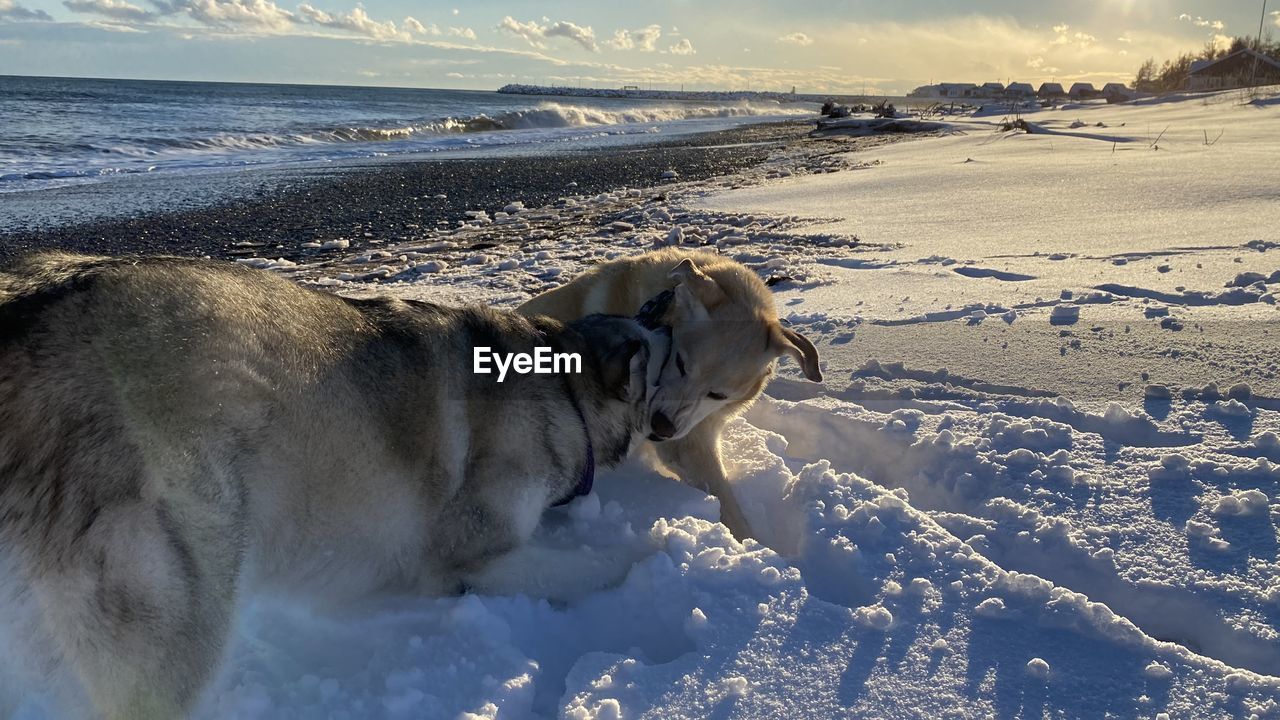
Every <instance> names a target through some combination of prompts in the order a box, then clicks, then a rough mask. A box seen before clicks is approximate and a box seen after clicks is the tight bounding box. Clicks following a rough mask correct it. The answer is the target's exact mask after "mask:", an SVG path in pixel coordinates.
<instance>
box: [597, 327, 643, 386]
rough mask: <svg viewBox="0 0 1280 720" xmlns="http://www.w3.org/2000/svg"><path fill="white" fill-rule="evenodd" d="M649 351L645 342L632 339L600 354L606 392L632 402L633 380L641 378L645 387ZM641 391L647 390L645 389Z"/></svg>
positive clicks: (608, 348)
mask: <svg viewBox="0 0 1280 720" xmlns="http://www.w3.org/2000/svg"><path fill="white" fill-rule="evenodd" d="M647 349H648V346H647V345H646V344H645V342H644V341H643V340H640V339H637V338H630V339H628V340H624V341H622V342H619V343H617V344H616V345H613V346H611V347H606V348H604V349H602V350H601V351H600V352H599V355H598V358H599V360H600V378H601V381H602V382H603V383H604V388H605V391H606V392H608V393H611V394H612V395H614V397H616V398H617V399H619V400H625V401H628V402H629V401H630V400H631V391H632V387H631V380H632V378H636V377H639V378H641V380H640V385H641V386H643V385H644V379H643V378H644V377H645V369H646V367H647V366H648V361H649V358H648V353H647V352H646V350H647ZM640 389H641V390H642V391H644V390H645V388H643V387H641V388H640Z"/></svg>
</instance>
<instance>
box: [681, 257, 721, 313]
mask: <svg viewBox="0 0 1280 720" xmlns="http://www.w3.org/2000/svg"><path fill="white" fill-rule="evenodd" d="M667 277H669V278H671V279H672V280H675V281H676V282H677V285H676V287H680V286H684V287H686V288H688V289H689V291H690V292H691V293H692V294H693V296H694V297H695V298H697V299H698V302H700V303H702V306H703V307H704V308H706V309H708V310H714V309H715V308H716V306H718V305H720V303H722V302H724V301H725V300H727V299H728V297H727V296H726V295H725V294H724V288H722V287H720V283H718V282H716V280H715V278H713V277H711V276H710V275H708V274H706V273H704V272H702V270H699V269H698V266H697V264H696V263H694V262H693V258H685V259H683V260H681V261H680V262H679V264H677V265H676V266H675V267H673V268H671V272H669V273H667Z"/></svg>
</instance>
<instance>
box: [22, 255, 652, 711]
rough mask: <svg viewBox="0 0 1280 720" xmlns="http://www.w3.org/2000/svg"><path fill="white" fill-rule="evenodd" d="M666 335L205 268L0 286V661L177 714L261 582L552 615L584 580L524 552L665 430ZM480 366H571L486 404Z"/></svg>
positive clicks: (47, 278)
mask: <svg viewBox="0 0 1280 720" xmlns="http://www.w3.org/2000/svg"><path fill="white" fill-rule="evenodd" d="M651 339H653V335H651V334H650V333H649V332H648V331H646V330H644V329H643V328H641V327H640V326H639V325H638V324H637V323H635V322H634V321H633V320H630V319H627V318H618V317H605V316H593V317H590V318H586V319H584V320H583V321H580V322H575V323H571V324H568V325H565V324H561V323H559V322H557V321H555V320H551V319H548V318H524V317H521V316H519V315H516V314H515V313H510V312H502V311H495V310H489V309H484V308H446V307H441V306H437V305H432V304H428V303H419V302H405V301H399V300H386V299H379V300H352V299H344V298H340V297H337V296H334V295H329V294H325V293H321V292H315V291H311V290H307V289H305V288H302V287H300V286H298V285H295V284H293V283H291V282H288V281H286V280H283V279H280V278H278V277H275V276H274V275H272V274H270V273H267V272H263V271H258V270H250V269H247V268H242V267H239V266H235V265H230V264H225V263H217V262H212V261H199V260H181V259H174V258H151V259H141V258H135V259H127V258H126V259H107V258H92V257H84V256H74V255H62V254H47V255H37V256H33V257H30V258H27V259H25V260H23V261H20V262H19V263H18V264H17V265H15V266H14V267H11V268H9V269H8V270H7V271H5V272H3V273H0V647H2V648H3V649H2V650H0V666H3V665H5V664H8V665H10V667H9V668H7V669H8V670H9V671H10V672H11V673H17V674H18V675H19V676H20V679H19V680H18V682H19V683H20V684H23V683H27V682H35V681H41V682H42V683H48V682H51V681H53V679H54V678H65V677H69V679H70V680H72V681H73V682H70V683H67V682H59V683H58V684H59V685H60V686H65V687H68V688H73V689H71V690H69V691H68V692H67V693H66V695H65V697H63V698H62V699H61V701H60V702H62V703H63V704H64V705H66V706H67V707H69V708H71V709H68V710H65V712H66V713H67V714H69V715H87V716H91V717H106V718H119V719H121V720H123V719H125V718H130V719H135V718H169V717H181V716H184V715H186V714H187V713H188V712H190V710H191V709H192V707H193V705H194V703H195V702H196V700H197V699H198V697H199V695H200V693H201V690H202V689H203V688H204V686H205V685H206V683H207V682H208V681H209V679H210V678H211V676H212V675H213V673H214V671H215V670H216V668H217V666H218V665H219V663H220V661H221V657H222V654H223V650H224V646H225V645H226V642H227V638H228V635H229V631H230V626H231V623H232V620H233V616H234V614H235V607H236V604H237V601H238V598H239V597H240V595H241V594H242V593H243V592H245V591H246V588H248V589H250V590H252V589H258V588H263V589H270V590H287V591H291V592H302V593H306V594H307V595H309V596H312V597H323V598H324V599H326V600H338V601H341V600H349V599H352V598H354V597H357V596H359V595H362V594H366V593H369V592H373V591H393V592H394V591H407V592H421V593H428V594H441V593H451V592H457V591H459V590H460V589H463V588H467V587H474V588H478V589H484V590H491V591H498V592H502V591H527V590H529V589H530V587H529V583H535V584H536V583H541V585H540V586H535V587H533V588H532V591H533V592H535V593H536V592H538V591H540V590H541V591H548V592H544V593H542V594H545V595H548V596H553V597H554V596H556V591H562V590H564V587H563V586H560V584H561V583H573V582H582V581H583V579H582V578H577V577H572V575H573V574H575V573H574V570H573V567H571V563H564V562H561V563H557V562H548V558H546V557H540V558H538V559H540V560H541V561H542V562H537V563H531V562H530V560H529V558H526V557H523V556H522V555H521V553H522V551H525V550H528V551H530V552H537V551H533V550H531V548H530V546H528V545H526V544H525V541H526V540H527V539H528V538H529V536H530V535H531V533H532V532H533V531H534V528H535V527H536V525H537V524H538V522H539V518H540V516H541V514H542V512H543V511H544V510H545V509H546V508H547V507H548V506H550V505H552V504H555V503H557V502H559V501H562V500H565V499H567V498H569V497H571V496H573V495H574V494H575V493H576V492H582V491H583V490H584V489H585V487H584V486H586V487H589V485H590V481H591V473H592V472H594V466H595V465H597V464H599V465H601V466H607V465H610V464H612V463H615V462H617V461H618V460H619V459H621V458H622V457H623V456H624V455H625V454H626V453H627V450H628V447H629V445H630V444H631V442H632V440H633V439H635V438H640V437H643V436H644V435H645V434H647V433H649V432H651V429H650V428H648V427H647V425H646V422H647V421H646V420H645V418H646V417H647V416H648V414H649V413H648V408H647V407H646V402H647V399H646V395H647V393H648V387H647V376H648V375H650V374H653V375H656V371H654V369H653V368H651V367H650V365H651V363H650V358H651V357H658V358H659V359H656V360H654V361H653V363H652V364H655V365H656V364H657V363H658V362H659V360H660V356H661V355H663V354H664V352H665V351H662V352H660V351H658V350H654V351H653V352H650V347H649V342H650V341H651ZM482 346H483V347H490V348H492V349H493V351H494V352H505V353H530V354H532V353H534V352H535V351H536V348H537V347H551V348H554V349H555V351H557V352H562V353H577V354H578V355H579V357H580V358H581V372H580V373H577V374H573V373H560V374H533V373H530V374H514V373H512V374H508V375H507V376H506V377H505V379H504V380H503V382H498V381H497V376H496V374H489V375H483V374H477V373H475V372H473V370H474V368H473V358H474V354H473V351H474V349H475V348H477V347H482ZM542 552H549V553H553V554H554V553H555V552H556V551H551V550H546V551H542ZM564 552H566V553H568V552H569V551H564ZM535 564H536V566H537V567H538V568H540V570H539V572H538V577H537V578H536V579H530V578H529V577H524V576H527V575H528V574H530V573H531V572H533V571H532V570H529V569H528V568H530V567H533V566H534V565H535ZM547 568H551V570H550V572H551V575H550V576H548V575H547V574H546V571H547ZM557 568H559V572H560V573H561V574H562V575H563V576H564V577H556V576H555V571H556V569H557ZM583 589H584V590H585V589H588V588H583ZM0 669H4V668H0ZM3 714H5V708H4V707H3V705H2V704H0V715H3Z"/></svg>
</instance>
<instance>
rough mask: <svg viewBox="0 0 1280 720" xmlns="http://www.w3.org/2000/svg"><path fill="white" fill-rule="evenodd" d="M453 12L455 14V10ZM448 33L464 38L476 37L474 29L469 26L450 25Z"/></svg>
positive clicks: (472, 38)
mask: <svg viewBox="0 0 1280 720" xmlns="http://www.w3.org/2000/svg"><path fill="white" fill-rule="evenodd" d="M454 14H455V15H456V14H457V12H455V13H454ZM449 34H450V35H452V36H454V37H460V38H466V39H467V40H475V39H476V31H475V30H472V29H471V28H469V27H451V28H449Z"/></svg>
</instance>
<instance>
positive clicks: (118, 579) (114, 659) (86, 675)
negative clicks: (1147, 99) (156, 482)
mask: <svg viewBox="0 0 1280 720" xmlns="http://www.w3.org/2000/svg"><path fill="white" fill-rule="evenodd" d="M228 530H231V528H228V527H227V525H226V524H223V523H200V524H199V525H196V524H193V523H192V522H190V518H188V519H187V520H185V521H184V519H183V518H182V514H181V513H179V512H177V511H173V510H171V509H167V508H165V507H164V505H163V504H162V503H159V502H157V503H150V502H147V501H137V502H135V503H133V504H131V505H129V506H124V507H117V508H115V509H111V510H104V511H103V512H102V513H101V514H100V515H99V517H98V519H97V520H96V521H95V522H94V526H93V528H92V529H91V530H90V531H89V533H88V534H87V535H86V536H85V538H84V539H83V545H82V546H81V547H80V548H79V549H78V550H77V551H76V552H75V554H74V555H73V556H72V557H70V558H68V559H67V561H66V562H64V563H59V567H58V568H57V569H56V570H53V571H51V572H47V573H43V574H42V575H41V577H40V578H39V579H38V581H37V582H35V583H33V588H34V590H35V592H36V594H37V596H38V601H39V604H40V605H41V606H42V609H43V616H44V618H43V619H44V624H45V625H46V629H47V630H48V631H49V633H50V634H51V635H52V636H53V639H54V641H55V642H56V644H57V646H58V651H59V654H60V655H61V656H62V657H63V658H64V659H65V660H66V661H68V663H69V666H70V667H71V668H72V669H73V671H74V672H75V673H76V674H77V675H78V676H79V677H80V679H81V681H82V683H83V685H84V687H85V690H86V691H87V693H88V696H89V699H90V702H91V703H92V705H93V707H94V711H95V713H96V715H98V716H101V717H104V718H108V719H109V720H126V719H127V720H152V719H154V720H162V719H163V720H168V719H170V718H182V717H186V716H187V714H188V713H189V712H190V711H191V709H192V708H193V706H194V705H195V703H196V701H197V700H198V698H199V696H200V693H201V691H202V690H203V689H204V687H205V685H206V683H207V682H208V680H209V679H210V678H211V677H212V676H213V674H214V671H215V669H216V668H217V666H218V664H219V662H220V660H221V659H222V652H223V648H224V646H225V643H226V640H227V635H228V633H229V630H230V627H231V617H232V614H233V611H234V606H235V600H236V598H235V594H236V580H237V576H238V572H239V565H240V557H241V553H240V552H239V550H238V547H237V545H238V542H237V541H236V540H234V539H233V538H234V537H235V536H234V534H233V533H232V532H228Z"/></svg>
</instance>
